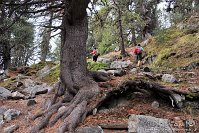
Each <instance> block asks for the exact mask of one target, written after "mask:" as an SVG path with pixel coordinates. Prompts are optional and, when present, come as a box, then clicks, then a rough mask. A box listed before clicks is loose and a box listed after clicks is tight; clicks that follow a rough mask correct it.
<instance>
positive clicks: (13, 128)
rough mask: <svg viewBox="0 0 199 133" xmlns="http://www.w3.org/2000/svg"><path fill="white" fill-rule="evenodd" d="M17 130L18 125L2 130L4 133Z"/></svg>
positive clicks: (11, 132)
mask: <svg viewBox="0 0 199 133" xmlns="http://www.w3.org/2000/svg"><path fill="white" fill-rule="evenodd" d="M18 128H19V125H12V126H9V127H6V128H4V129H3V131H4V133H13V132H14V131H16V130H17V129H18Z"/></svg>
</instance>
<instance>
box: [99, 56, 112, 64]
mask: <svg viewBox="0 0 199 133" xmlns="http://www.w3.org/2000/svg"><path fill="white" fill-rule="evenodd" d="M97 61H98V62H101V63H103V64H111V62H112V60H111V59H109V58H103V57H99V58H98V59H97Z"/></svg>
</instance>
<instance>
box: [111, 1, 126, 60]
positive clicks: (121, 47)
mask: <svg viewBox="0 0 199 133" xmlns="http://www.w3.org/2000/svg"><path fill="white" fill-rule="evenodd" d="M113 2H114V4H115V6H116V7H117V9H116V10H117V11H118V19H119V20H118V26H119V34H120V49H121V55H123V56H125V54H126V51H125V48H124V37H123V28H122V12H121V9H120V7H119V5H118V4H117V3H116V1H115V0H113Z"/></svg>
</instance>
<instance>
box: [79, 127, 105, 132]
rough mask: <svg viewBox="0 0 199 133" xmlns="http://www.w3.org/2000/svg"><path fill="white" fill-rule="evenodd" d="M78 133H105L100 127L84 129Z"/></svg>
mask: <svg viewBox="0 0 199 133" xmlns="http://www.w3.org/2000/svg"><path fill="white" fill-rule="evenodd" d="M76 133H104V132H103V130H102V128H101V127H100V126H90V127H83V128H80V129H78V130H77V131H76Z"/></svg>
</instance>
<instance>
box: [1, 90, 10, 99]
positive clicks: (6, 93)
mask: <svg viewBox="0 0 199 133" xmlns="http://www.w3.org/2000/svg"><path fill="white" fill-rule="evenodd" d="M1 97H2V98H5V99H10V98H12V93H11V92H10V91H9V90H7V89H5V88H3V87H0V98H1Z"/></svg>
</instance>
